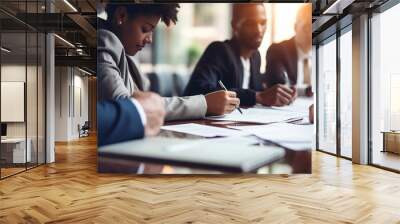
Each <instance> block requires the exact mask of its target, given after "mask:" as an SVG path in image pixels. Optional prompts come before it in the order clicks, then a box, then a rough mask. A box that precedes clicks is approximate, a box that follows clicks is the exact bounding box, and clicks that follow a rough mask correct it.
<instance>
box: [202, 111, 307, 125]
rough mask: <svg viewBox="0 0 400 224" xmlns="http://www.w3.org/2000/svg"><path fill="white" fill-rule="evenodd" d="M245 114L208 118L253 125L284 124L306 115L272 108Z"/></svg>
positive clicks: (235, 112) (236, 112)
mask: <svg viewBox="0 0 400 224" xmlns="http://www.w3.org/2000/svg"><path fill="white" fill-rule="evenodd" d="M242 111H243V114H241V113H239V112H238V111H237V110H235V111H233V112H232V113H230V114H226V115H224V116H214V117H207V119H209V120H222V121H237V122H251V123H262V124H268V123H274V122H283V121H290V120H296V119H297V120H301V119H302V118H303V117H304V114H301V113H297V112H292V111H284V112H283V111H281V110H275V109H270V108H249V109H242Z"/></svg>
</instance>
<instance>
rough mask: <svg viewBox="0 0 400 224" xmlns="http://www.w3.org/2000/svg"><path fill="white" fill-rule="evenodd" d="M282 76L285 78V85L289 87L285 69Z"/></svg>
mask: <svg viewBox="0 0 400 224" xmlns="http://www.w3.org/2000/svg"><path fill="white" fill-rule="evenodd" d="M283 76H284V79H285V85H286V86H287V87H290V79H289V76H288V74H287V72H286V71H283Z"/></svg>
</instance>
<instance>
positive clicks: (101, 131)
mask: <svg viewBox="0 0 400 224" xmlns="http://www.w3.org/2000/svg"><path fill="white" fill-rule="evenodd" d="M164 116H165V109H164V101H163V100H162V98H161V97H160V96H158V95H157V94H155V93H149V92H146V93H145V92H141V93H139V92H138V93H135V94H134V95H133V96H132V97H130V98H121V99H118V100H102V101H98V102H97V124H98V132H97V134H98V136H97V137H98V138H97V142H98V145H99V146H103V145H108V144H112V143H118V142H122V141H128V140H135V139H140V138H143V137H145V136H154V135H156V134H158V132H159V131H160V127H161V125H162V124H163V122H164Z"/></svg>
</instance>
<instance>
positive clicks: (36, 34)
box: [0, 0, 46, 179]
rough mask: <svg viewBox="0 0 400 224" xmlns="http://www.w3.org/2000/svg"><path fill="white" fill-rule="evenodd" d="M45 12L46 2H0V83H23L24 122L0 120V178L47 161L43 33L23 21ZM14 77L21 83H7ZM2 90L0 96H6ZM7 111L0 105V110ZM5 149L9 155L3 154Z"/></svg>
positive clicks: (43, 0) (37, 0) (44, 37)
mask: <svg viewBox="0 0 400 224" xmlns="http://www.w3.org/2000/svg"><path fill="white" fill-rule="evenodd" d="M45 11H46V1H45V0H19V1H18V0H16V1H9V0H2V1H1V2H0V46H1V47H2V50H1V54H0V82H1V83H5V82H6V81H21V82H22V83H23V97H22V98H21V99H23V100H22V101H23V122H21V120H18V121H15V122H12V121H5V120H4V122H1V121H3V119H1V118H0V123H2V124H6V129H7V135H6V136H3V137H2V144H0V179H4V178H6V177H9V176H12V175H15V174H17V173H20V172H24V171H26V170H28V169H31V168H34V167H37V166H39V165H42V164H44V163H45V162H46V138H45V136H46V130H45V129H46V109H45V108H46V69H45V67H46V34H45V32H43V31H40V30H38V29H36V28H35V27H32V26H30V25H29V24H27V23H25V22H24V21H28V13H29V14H37V13H42V12H45ZM33 18H34V19H35V18H38V17H37V16H34V17H33ZM7 45H8V46H9V47H7ZM4 49H5V50H4ZM13 75H14V76H15V75H16V77H17V76H18V77H19V78H20V79H21V80H10V77H11V79H12V76H13ZM7 84H8V83H7ZM14 84H15V83H14ZM5 85H6V84H5ZM0 89H1V87H0ZM5 90H6V89H5V88H4V89H3V92H2V93H3V95H4V96H3V97H5V96H6V93H7V92H5ZM0 92H1V91H0ZM0 95H1V93H0ZM3 99H4V98H3ZM0 101H1V99H0ZM3 107H5V106H4V105H3ZM6 109H7V108H2V105H1V104H0V111H2V110H4V111H5V110H6ZM4 111H3V112H4ZM0 116H1V115H0ZM17 138H19V139H20V140H19V142H18V141H17V140H16V139H17ZM21 139H23V141H22V144H21V145H18V150H23V151H24V152H23V153H22V154H21V155H22V156H21V155H19V154H17V153H15V150H16V149H17V144H19V143H20V142H21ZM9 142H11V144H10V143H9ZM20 148H21V149H20ZM5 150H7V153H8V152H10V153H11V154H6V153H5ZM2 153H3V155H2ZM16 155H19V156H16Z"/></svg>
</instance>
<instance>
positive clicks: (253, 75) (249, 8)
mask: <svg viewBox="0 0 400 224" xmlns="http://www.w3.org/2000/svg"><path fill="white" fill-rule="evenodd" d="M266 21H267V19H266V14H265V8H264V5H263V4H262V3H257V4H254V3H250V4H234V5H233V7H232V21H231V25H232V30H233V37H232V39H230V40H226V41H224V42H221V41H215V42H213V43H211V44H210V45H209V46H208V47H207V49H206V50H205V52H204V53H203V55H202V56H201V58H200V60H199V62H198V63H197V65H196V67H195V69H194V71H193V73H192V76H191V78H190V81H189V83H188V85H187V87H186V89H185V95H195V94H205V93H209V92H212V91H216V90H218V89H221V87H220V86H219V85H218V81H219V80H221V81H222V83H224V85H225V86H226V87H227V88H228V89H229V90H231V91H234V92H236V93H237V95H238V97H239V99H240V105H241V106H253V105H255V104H256V103H260V104H262V105H266V106H283V105H287V104H289V103H290V102H292V101H293V99H294V98H295V95H296V93H295V91H293V90H292V89H290V88H288V87H286V86H283V85H276V86H273V87H271V88H268V89H264V87H263V76H262V75H261V74H260V66H261V56H260V53H259V51H258V50H257V49H258V48H259V46H260V44H261V42H262V40H263V37H264V33H265V30H266Z"/></svg>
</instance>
